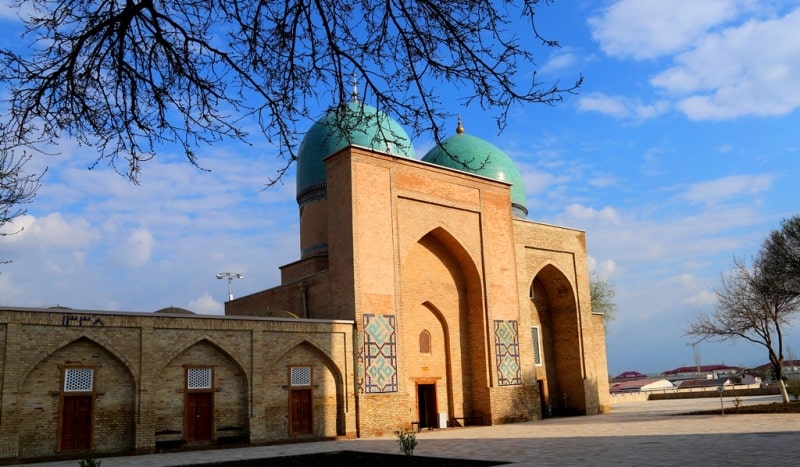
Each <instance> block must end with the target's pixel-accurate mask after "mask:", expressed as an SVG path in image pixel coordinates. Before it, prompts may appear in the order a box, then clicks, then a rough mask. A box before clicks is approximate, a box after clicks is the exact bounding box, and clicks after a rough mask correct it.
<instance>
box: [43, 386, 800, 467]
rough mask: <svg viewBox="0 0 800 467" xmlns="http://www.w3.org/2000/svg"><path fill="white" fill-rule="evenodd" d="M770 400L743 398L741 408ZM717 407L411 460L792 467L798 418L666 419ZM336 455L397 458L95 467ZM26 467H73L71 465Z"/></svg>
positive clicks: (546, 429) (464, 440) (519, 436)
mask: <svg viewBox="0 0 800 467" xmlns="http://www.w3.org/2000/svg"><path fill="white" fill-rule="evenodd" d="M773 400H775V398H770V397H750V398H744V401H745V403H748V404H750V403H761V402H764V401H773ZM719 406H720V402H719V399H695V400H679V401H651V402H637V403H629V404H620V405H618V406H614V410H613V411H612V413H609V414H605V415H597V416H592V417H570V418H551V419H546V420H540V421H536V422H528V423H519V424H513V425H498V426H491V427H467V428H448V429H442V430H432V431H427V430H423V432H421V433H419V434H418V435H417V440H418V442H419V444H418V446H417V449H416V450H415V451H414V453H415V454H416V455H420V456H434V457H449V458H459V459H484V460H494V461H506V462H509V463H513V464H514V465H516V466H523V465H548V466H549V465H610V464H615V465H623V466H627V465H642V464H651V465H658V466H668V465H682V466H684V465H700V464H703V465H723V464H724V465H726V466H730V465H758V464H761V465H767V466H780V465H787V466H788V465H792V466H795V465H800V414H778V415H731V414H728V415H725V416H720V415H714V416H704V415H701V416H685V417H684V416H679V417H676V416H674V414H676V413H685V412H688V411H692V410H703V409H712V408H718V407H719ZM725 408H726V410H729V409H730V410H733V407H732V405H731V402H730V400H727V399H726V400H725ZM340 450H361V451H374V452H385V453H392V454H399V450H398V447H397V443H396V441H395V439H394V437H386V438H371V439H356V440H343V441H323V442H315V443H302V444H284V445H278V446H256V447H247V448H234V449H219V450H212V451H194V452H182V453H169V454H153V455H144V456H132V457H113V458H104V459H102V462H103V467H117V466H120V467H127V466H139V465H142V466H165V467H166V466H176V465H197V464H202V463H204V462H205V463H208V462H217V461H225V460H237V459H258V458H268V457H276V456H285V455H293V454H305V453H310V452H324V451H340ZM34 465H35V466H39V467H45V466H47V467H66V466H70V467H74V466H76V465H77V462H76V461H62V462H49V463H41V464H34ZM265 465H268V462H265Z"/></svg>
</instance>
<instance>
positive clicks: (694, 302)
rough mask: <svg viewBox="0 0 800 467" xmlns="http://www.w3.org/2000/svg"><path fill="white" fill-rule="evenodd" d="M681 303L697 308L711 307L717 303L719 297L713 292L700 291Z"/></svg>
mask: <svg viewBox="0 0 800 467" xmlns="http://www.w3.org/2000/svg"><path fill="white" fill-rule="evenodd" d="M681 303H683V304H686V305H691V306H697V307H709V306H711V305H714V304H715V303H717V295H716V294H715V293H714V291H713V290H700V291H698V292H697V293H694V294H692V295H690V296H688V297H686V298H684V299H683V300H682V301H681Z"/></svg>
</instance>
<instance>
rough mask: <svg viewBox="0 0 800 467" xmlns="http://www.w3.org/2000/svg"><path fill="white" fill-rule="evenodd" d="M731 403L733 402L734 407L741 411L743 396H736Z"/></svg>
mask: <svg viewBox="0 0 800 467" xmlns="http://www.w3.org/2000/svg"><path fill="white" fill-rule="evenodd" d="M731 403H732V404H733V407H734V408H735V409H736V411H737V412H738V411H739V407H741V406H742V398H741V397H739V396H736V397H734V398H733V399H732V400H731Z"/></svg>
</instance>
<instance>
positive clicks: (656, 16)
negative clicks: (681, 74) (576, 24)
mask: <svg viewBox="0 0 800 467" xmlns="http://www.w3.org/2000/svg"><path fill="white" fill-rule="evenodd" d="M753 4H754V2H753V1H750V0H743V1H736V0H703V1H701V2H698V1H696V0H672V1H669V2H665V1H663V0H620V1H618V2H615V3H613V4H611V5H610V6H609V7H607V8H605V9H603V10H602V11H601V12H600V14H599V15H598V16H594V17H591V18H589V19H588V23H589V27H590V28H591V30H592V37H593V38H594V40H596V41H598V42H599V43H600V47H601V49H602V50H603V51H604V52H605V53H606V54H608V55H612V56H620V57H633V58H635V59H649V58H655V57H658V56H660V55H664V54H672V53H675V52H679V51H681V50H684V49H686V48H687V47H689V46H690V45H691V44H692V43H694V42H695V41H696V40H697V39H698V38H700V37H702V35H703V34H705V33H706V31H708V30H709V29H710V28H712V27H714V26H716V25H719V24H721V23H724V22H726V21H730V20H732V19H734V18H736V17H737V16H739V15H740V14H741V13H742V12H743V11H748V10H750V9H751V8H752V7H753Z"/></svg>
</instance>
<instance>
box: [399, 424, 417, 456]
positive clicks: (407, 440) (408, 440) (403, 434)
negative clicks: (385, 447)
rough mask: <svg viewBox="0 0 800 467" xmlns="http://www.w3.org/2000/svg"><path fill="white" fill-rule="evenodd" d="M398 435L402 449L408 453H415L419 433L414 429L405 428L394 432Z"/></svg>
mask: <svg viewBox="0 0 800 467" xmlns="http://www.w3.org/2000/svg"><path fill="white" fill-rule="evenodd" d="M394 434H395V435H397V444H399V445H400V451H401V452H402V453H403V454H405V455H407V456H413V455H414V448H415V447H417V435H416V434H414V432H413V431H407V430H405V429H403V430H398V431H395V432H394Z"/></svg>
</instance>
